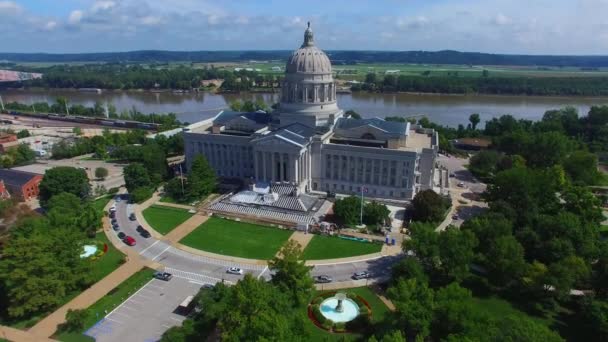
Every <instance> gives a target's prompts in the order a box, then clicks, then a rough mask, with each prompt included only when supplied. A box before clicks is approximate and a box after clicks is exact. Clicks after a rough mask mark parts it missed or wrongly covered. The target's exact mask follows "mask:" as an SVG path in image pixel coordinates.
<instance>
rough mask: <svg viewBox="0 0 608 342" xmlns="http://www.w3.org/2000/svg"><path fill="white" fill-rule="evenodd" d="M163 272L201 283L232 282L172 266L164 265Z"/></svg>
mask: <svg viewBox="0 0 608 342" xmlns="http://www.w3.org/2000/svg"><path fill="white" fill-rule="evenodd" d="M165 272H169V273H171V274H173V276H174V277H177V278H183V279H187V280H191V281H195V282H198V283H201V284H212V285H213V284H215V283H218V282H222V281H223V282H224V283H227V284H234V283H233V282H231V281H228V280H223V279H218V278H215V277H211V276H207V275H204V274H199V273H193V272H186V271H182V270H178V269H175V268H172V267H165Z"/></svg>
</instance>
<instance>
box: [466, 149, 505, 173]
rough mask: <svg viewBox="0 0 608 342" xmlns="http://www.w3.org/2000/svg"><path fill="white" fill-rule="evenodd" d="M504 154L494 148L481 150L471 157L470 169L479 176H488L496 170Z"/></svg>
mask: <svg viewBox="0 0 608 342" xmlns="http://www.w3.org/2000/svg"><path fill="white" fill-rule="evenodd" d="M501 159H502V156H501V155H500V153H498V152H496V151H494V150H485V151H481V152H479V153H477V154H475V155H474V156H472V157H471V159H470V161H469V169H470V170H471V172H472V173H473V174H475V175H477V176H479V177H488V176H491V175H493V173H494V172H496V169H497V166H498V163H499V162H500V161H501Z"/></svg>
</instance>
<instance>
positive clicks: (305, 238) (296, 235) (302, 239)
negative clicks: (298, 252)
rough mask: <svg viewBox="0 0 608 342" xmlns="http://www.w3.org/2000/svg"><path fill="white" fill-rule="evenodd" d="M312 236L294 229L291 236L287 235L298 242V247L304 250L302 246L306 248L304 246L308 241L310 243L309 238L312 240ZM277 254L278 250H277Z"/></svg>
mask: <svg viewBox="0 0 608 342" xmlns="http://www.w3.org/2000/svg"><path fill="white" fill-rule="evenodd" d="M313 237H314V234H305V233H302V232H299V231H294V232H293V234H291V236H290V237H289V240H294V241H296V242H297V243H299V244H300V247H301V248H302V250H304V248H306V246H308V243H310V240H312V238H313ZM277 254H278V252H277Z"/></svg>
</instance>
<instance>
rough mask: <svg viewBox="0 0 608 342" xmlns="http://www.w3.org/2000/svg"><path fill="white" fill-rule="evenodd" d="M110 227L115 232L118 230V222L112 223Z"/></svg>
mask: <svg viewBox="0 0 608 342" xmlns="http://www.w3.org/2000/svg"><path fill="white" fill-rule="evenodd" d="M112 229H114V231H115V232H117V231H119V230H120V227H119V226H118V224H115V225H112Z"/></svg>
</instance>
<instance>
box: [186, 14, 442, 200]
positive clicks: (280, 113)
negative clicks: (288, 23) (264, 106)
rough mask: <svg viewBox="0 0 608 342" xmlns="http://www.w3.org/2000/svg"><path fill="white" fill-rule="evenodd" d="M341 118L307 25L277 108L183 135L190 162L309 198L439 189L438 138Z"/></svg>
mask: <svg viewBox="0 0 608 342" xmlns="http://www.w3.org/2000/svg"><path fill="white" fill-rule="evenodd" d="M343 116H344V112H343V111H342V110H341V109H340V108H339V107H338V103H337V101H336V85H335V82H334V79H333V76H332V68H331V63H330V61H329V58H328V57H327V55H326V54H325V53H324V52H323V51H322V50H321V49H319V48H317V47H316V46H315V44H314V39H313V33H312V30H311V29H310V24H309V26H308V28H307V29H306V31H305V33H304V43H303V44H302V46H301V47H300V48H299V49H298V50H296V51H294V52H293V54H292V55H291V57H290V58H289V60H288V61H287V64H286V67H285V79H284V80H283V83H282V84H281V102H280V105H279V108H278V109H277V110H276V111H275V112H273V113H265V112H255V113H239V112H228V111H223V112H220V113H219V114H218V115H217V116H216V117H215V118H214V119H213V120H210V121H211V122H210V123H209V124H207V125H205V126H200V127H197V128H195V129H191V130H189V131H187V132H185V133H184V142H185V151H186V161H187V163H188V164H189V163H190V162H191V161H192V159H193V157H194V156H196V155H197V154H202V155H204V156H205V157H206V159H207V160H208V161H209V163H210V164H211V165H212V166H213V167H214V168H215V170H216V172H217V174H218V176H220V177H223V178H228V179H229V178H239V179H241V180H243V181H245V182H247V183H249V182H269V183H289V184H292V185H294V186H296V187H297V188H298V189H299V190H300V191H303V192H316V191H319V192H321V191H323V192H324V191H332V192H336V193H341V194H356V193H359V192H360V191H362V189H365V190H366V191H367V195H366V196H368V197H376V198H385V199H394V200H409V199H411V198H413V196H414V195H415V194H416V193H417V192H418V191H420V190H423V189H430V188H432V187H433V174H434V165H435V158H436V154H437V150H438V145H439V137H438V135H437V132H435V131H434V130H431V129H424V128H422V127H417V126H414V125H410V124H409V123H401V122H389V121H385V120H383V119H379V118H372V119H361V120H357V119H351V118H346V117H343Z"/></svg>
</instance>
